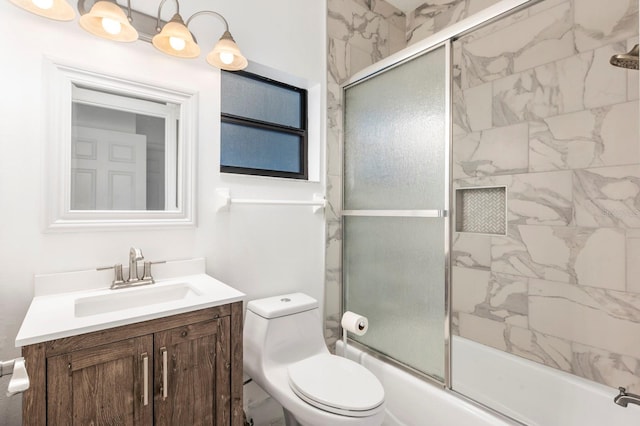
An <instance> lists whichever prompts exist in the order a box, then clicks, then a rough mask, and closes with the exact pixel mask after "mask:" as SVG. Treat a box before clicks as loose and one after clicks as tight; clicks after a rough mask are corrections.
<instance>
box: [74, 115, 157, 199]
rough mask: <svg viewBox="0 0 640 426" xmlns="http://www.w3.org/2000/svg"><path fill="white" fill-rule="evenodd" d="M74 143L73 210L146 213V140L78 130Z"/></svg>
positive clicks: (103, 131)
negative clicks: (138, 211)
mask: <svg viewBox="0 0 640 426" xmlns="http://www.w3.org/2000/svg"><path fill="white" fill-rule="evenodd" d="M71 143H72V145H71V158H72V160H71V164H72V165H71V209H72V210H146V208H147V206H146V205H147V196H146V169H147V164H146V157H147V138H146V136H144V135H137V134H132V133H125V132H117V131H114V130H103V129H97V128H93V127H80V126H75V127H74V128H73V136H72V141H71Z"/></svg>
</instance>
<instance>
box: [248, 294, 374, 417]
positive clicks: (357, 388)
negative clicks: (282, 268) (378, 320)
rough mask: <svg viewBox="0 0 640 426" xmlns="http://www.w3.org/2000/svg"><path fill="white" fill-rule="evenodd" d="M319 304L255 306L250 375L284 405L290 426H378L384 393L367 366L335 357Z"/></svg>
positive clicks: (274, 301)
mask: <svg viewBox="0 0 640 426" xmlns="http://www.w3.org/2000/svg"><path fill="white" fill-rule="evenodd" d="M321 325H322V321H321V317H320V312H319V309H318V302H317V301H316V300H315V299H314V298H312V297H310V296H308V295H306V294H303V293H292V294H286V295H282V296H275V297H268V298H265V299H257V300H252V301H250V302H249V303H248V304H247V314H246V318H245V324H244V337H243V344H244V372H245V374H246V375H248V376H249V377H251V378H252V379H253V381H254V382H256V384H257V385H258V386H260V387H261V388H262V389H264V390H265V391H266V392H267V393H268V394H269V395H271V397H273V398H274V399H275V400H276V401H278V402H279V403H280V405H282V407H283V409H284V414H285V421H286V424H287V426H295V425H304V426H327V425H332V426H339V425H366V426H369V425H371V426H378V425H380V424H381V423H382V421H383V419H384V389H383V387H382V384H381V383H380V382H379V381H378V379H377V378H376V376H375V375H373V373H371V372H370V371H369V370H367V369H366V368H364V367H363V366H362V365H360V364H358V363H356V362H354V361H351V360H348V359H346V358H343V357H340V356H336V355H332V354H331V353H329V350H328V349H327V346H326V345H325V342H324V337H323V333H322V327H321Z"/></svg>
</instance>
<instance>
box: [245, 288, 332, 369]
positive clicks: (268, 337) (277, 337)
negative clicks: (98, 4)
mask: <svg viewBox="0 0 640 426" xmlns="http://www.w3.org/2000/svg"><path fill="white" fill-rule="evenodd" d="M319 311H320V310H319V309H318V301H317V300H315V299H314V298H312V297H311V296H308V295H306V294H304V293H291V294H285V295H281V296H274V297H268V298H265V299H257V300H252V301H250V302H249V303H248V304H247V315H246V318H245V324H244V332H243V334H244V339H243V340H244V350H245V361H250V364H253V365H256V364H264V363H269V362H278V363H291V362H295V361H298V360H301V359H304V358H308V357H310V356H312V355H316V354H319V353H326V352H328V349H327V346H326V344H325V342H324V333H323V325H322V318H321V316H320V312H319Z"/></svg>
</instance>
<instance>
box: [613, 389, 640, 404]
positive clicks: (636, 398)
mask: <svg viewBox="0 0 640 426" xmlns="http://www.w3.org/2000/svg"><path fill="white" fill-rule="evenodd" d="M618 390H619V391H620V393H619V394H618V395H617V396H616V397H615V398H613V402H615V403H616V404H618V405H619V406H621V407H626V406H627V405H628V404H629V403H631V404H638V405H640V395H636V394H634V393H627V390H626V389H625V388H623V387H619V388H618Z"/></svg>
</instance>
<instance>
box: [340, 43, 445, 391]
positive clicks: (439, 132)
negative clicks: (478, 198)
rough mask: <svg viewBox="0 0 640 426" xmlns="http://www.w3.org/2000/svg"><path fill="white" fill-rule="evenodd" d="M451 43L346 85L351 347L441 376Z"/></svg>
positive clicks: (346, 243)
mask: <svg viewBox="0 0 640 426" xmlns="http://www.w3.org/2000/svg"><path fill="white" fill-rule="evenodd" d="M448 58H449V46H448V45H442V46H440V47H437V48H436V49H434V50H431V51H429V52H427V53H425V54H422V55H420V56H417V57H415V58H412V59H410V60H408V61H406V62H403V63H401V64H399V65H397V66H395V67H393V68H390V69H388V70H384V71H382V72H380V73H378V74H376V75H374V76H372V77H369V78H367V79H364V80H361V81H359V82H356V83H354V84H352V85H350V86H347V87H346V88H345V92H344V95H345V98H344V99H345V118H344V120H345V122H344V124H345V138H344V209H343V284H344V287H343V288H344V290H343V291H344V309H345V310H349V311H354V312H357V313H359V314H362V315H365V316H367V317H368V319H369V331H368V332H367V334H365V335H364V336H361V337H358V336H351V337H352V338H353V339H354V340H355V341H357V342H359V343H361V344H363V345H365V346H367V347H369V348H370V349H372V350H374V351H376V352H378V353H380V354H383V355H385V356H387V357H389V358H391V359H393V360H395V361H397V362H399V363H401V364H403V365H405V366H406V367H409V368H410V369H412V370H416V371H418V372H420V373H422V374H425V375H428V376H431V377H433V378H435V379H436V380H438V381H440V382H444V379H445V371H446V369H445V358H446V354H447V353H448V352H447V351H446V350H445V348H446V344H447V343H448V342H447V341H446V340H445V313H446V310H445V306H446V303H445V280H446V279H447V270H448V269H447V264H446V262H447V255H446V253H447V252H446V246H447V242H448V218H447V217H446V216H447V215H446V209H447V206H448V203H449V198H448V192H449V185H448V181H449V179H448V162H449V154H448V152H449V139H448V136H449V130H448V119H447V117H448V111H449V107H448V101H449V78H448V72H447V68H448V63H449V59H448Z"/></svg>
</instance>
